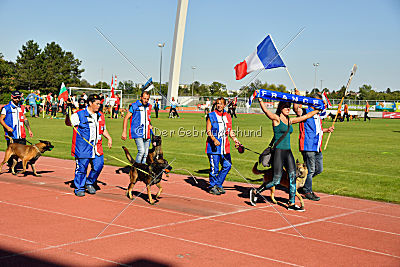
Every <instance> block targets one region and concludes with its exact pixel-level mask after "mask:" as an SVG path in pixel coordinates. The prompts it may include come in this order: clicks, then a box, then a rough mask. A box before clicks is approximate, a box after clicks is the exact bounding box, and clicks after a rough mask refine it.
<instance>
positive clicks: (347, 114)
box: [342, 113, 350, 121]
mask: <svg viewBox="0 0 400 267" xmlns="http://www.w3.org/2000/svg"><path fill="white" fill-rule="evenodd" d="M344 118H347V121H349V118H350V115H349V113H344V115H343V117H342V121H344Z"/></svg>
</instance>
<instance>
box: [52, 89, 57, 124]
mask: <svg viewBox="0 0 400 267" xmlns="http://www.w3.org/2000/svg"><path fill="white" fill-rule="evenodd" d="M57 110H58V99H57V95H54V96H53V98H52V99H51V118H52V119H55V118H56V117H57Z"/></svg>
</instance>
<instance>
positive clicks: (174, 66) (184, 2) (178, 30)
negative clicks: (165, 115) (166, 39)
mask: <svg viewBox="0 0 400 267" xmlns="http://www.w3.org/2000/svg"><path fill="white" fill-rule="evenodd" d="M188 5H189V0H178V8H177V11H176V19H175V33H174V42H173V44H172V55H171V66H170V70H169V83H168V95H167V101H170V99H171V98H172V97H174V98H175V99H178V89H179V77H180V74H181V61H182V50H183V39H184V37H185V26H186V15H187V9H188Z"/></svg>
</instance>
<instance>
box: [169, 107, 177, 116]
mask: <svg viewBox="0 0 400 267" xmlns="http://www.w3.org/2000/svg"><path fill="white" fill-rule="evenodd" d="M171 113H172V114H171ZM171 115H172V116H177V117H178V118H179V114H178V111H176V108H171V109H170V110H169V117H170V118H171Z"/></svg>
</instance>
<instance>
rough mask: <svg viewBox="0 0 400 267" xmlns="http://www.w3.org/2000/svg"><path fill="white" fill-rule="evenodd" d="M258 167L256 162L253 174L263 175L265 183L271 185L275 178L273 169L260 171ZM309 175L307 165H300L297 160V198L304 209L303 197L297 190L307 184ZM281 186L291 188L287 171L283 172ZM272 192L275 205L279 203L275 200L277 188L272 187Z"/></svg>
mask: <svg viewBox="0 0 400 267" xmlns="http://www.w3.org/2000/svg"><path fill="white" fill-rule="evenodd" d="M257 166H258V162H256V163H255V164H254V166H253V173H254V174H256V175H258V174H262V175H263V180H264V183H269V182H270V181H272V179H273V177H274V170H273V168H270V169H268V170H259V169H257ZM307 174H308V170H307V166H306V164H304V163H300V162H299V160H297V161H296V197H297V198H298V199H299V200H300V203H301V207H302V208H304V201H303V198H302V197H301V195H300V194H299V193H298V192H297V189H299V188H300V187H303V186H304V183H305V182H306V178H307ZM280 185H282V186H283V187H286V188H289V175H288V173H287V171H286V170H284V171H283V174H282V178H281V182H280ZM270 190H271V199H272V202H274V203H275V204H276V203H278V202H277V201H276V200H275V186H273V187H271V188H270Z"/></svg>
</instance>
